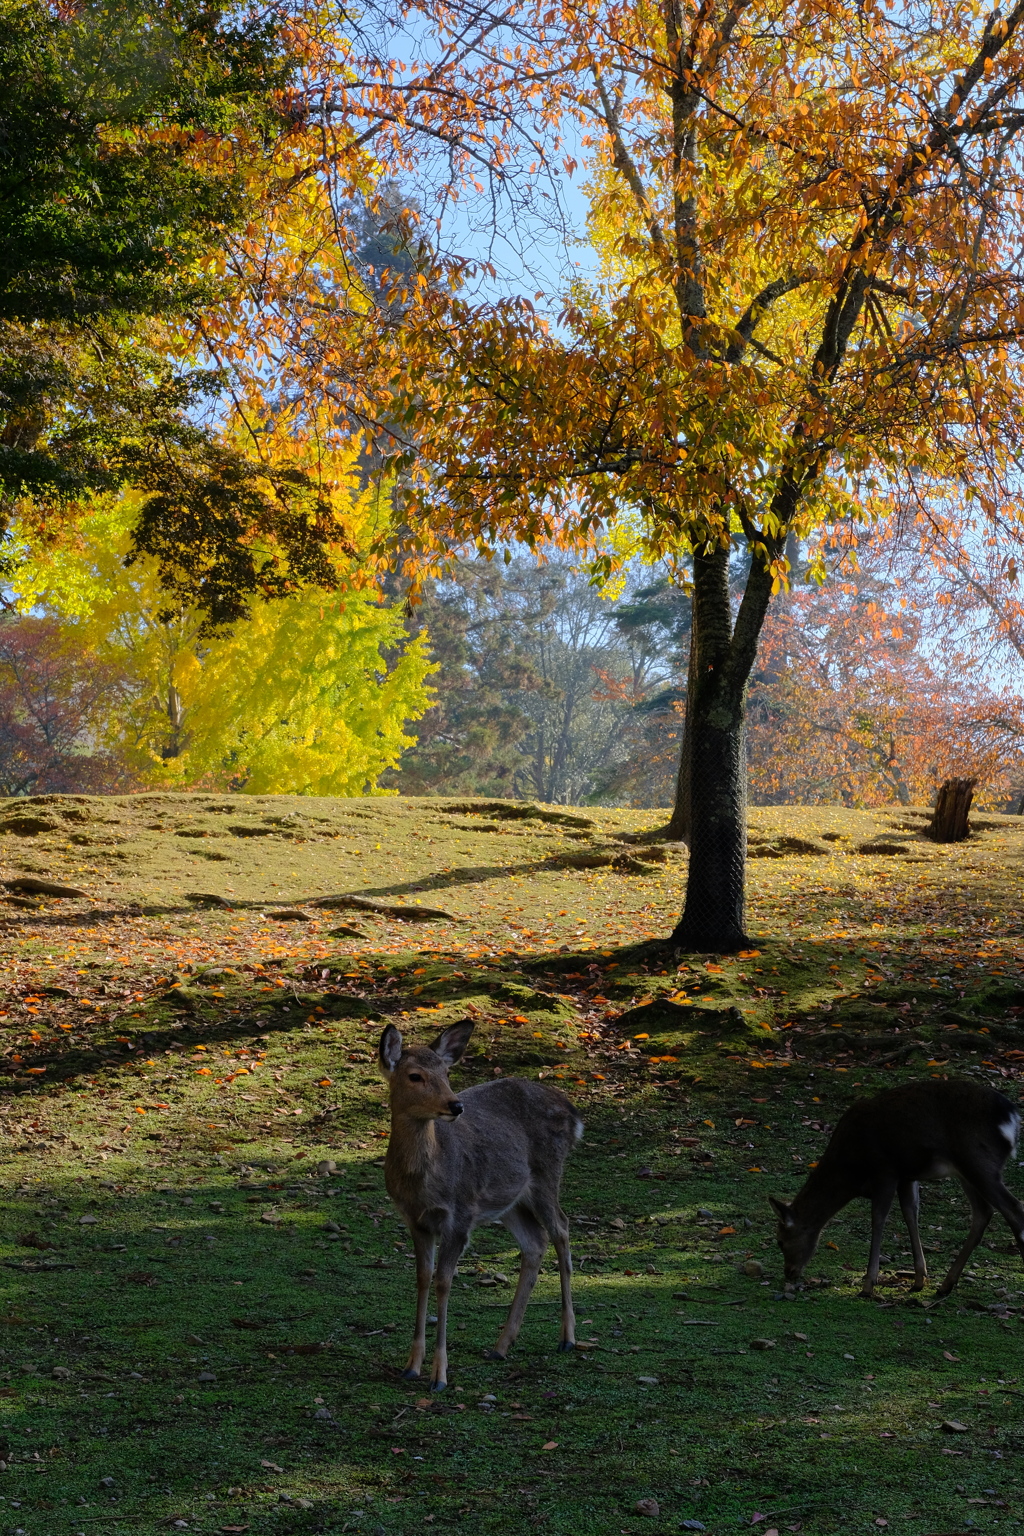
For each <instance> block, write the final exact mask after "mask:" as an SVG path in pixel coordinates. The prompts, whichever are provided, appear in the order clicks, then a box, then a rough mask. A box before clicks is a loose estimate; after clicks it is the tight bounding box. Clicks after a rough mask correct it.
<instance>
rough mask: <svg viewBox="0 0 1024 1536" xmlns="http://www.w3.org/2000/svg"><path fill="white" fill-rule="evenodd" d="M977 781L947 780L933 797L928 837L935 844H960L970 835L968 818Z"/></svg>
mask: <svg viewBox="0 0 1024 1536" xmlns="http://www.w3.org/2000/svg"><path fill="white" fill-rule="evenodd" d="M977 782H978V781H977V779H947V780H946V782H945V783H944V784H943V785H942V787H941V789H940V790H939V793H938V794H937V796H936V797H935V810H934V811H933V812H932V819H931V821H930V822H929V823H928V827H927V832H928V836H929V837H930V838H931V839H932V841H933V842H936V843H962V842H963V840H964V838H966V837H968V836H969V835H970V831H971V828H970V825H969V823H968V820H967V818H968V816H969V815H970V810H971V801H972V800H973V799H974V786H975V785H976V784H977Z"/></svg>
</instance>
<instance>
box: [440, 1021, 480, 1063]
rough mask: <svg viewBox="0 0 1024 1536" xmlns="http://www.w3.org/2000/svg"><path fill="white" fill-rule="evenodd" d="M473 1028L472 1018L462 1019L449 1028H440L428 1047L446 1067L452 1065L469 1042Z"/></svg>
mask: <svg viewBox="0 0 1024 1536" xmlns="http://www.w3.org/2000/svg"><path fill="white" fill-rule="evenodd" d="M474 1028H475V1025H474V1023H473V1020H472V1019H462V1020H460V1022H459V1023H458V1024H453V1025H452V1026H451V1028H450V1029H445V1030H442V1031H441V1033H440V1034H439V1035H438V1037H437V1039H436V1040H432V1041H431V1043H430V1049H431V1050H432V1051H433V1052H434V1053H435V1054H436V1055H438V1056H440V1058H441V1060H442V1061H443V1062H444V1064H445V1066H446V1067H454V1065H455V1063H456V1062H457V1061H458V1060H459V1057H460V1056H461V1055H462V1053H463V1051H464V1050H465V1049H466V1046H467V1045H468V1044H469V1037H470V1035H471V1034H472V1033H473V1030H474Z"/></svg>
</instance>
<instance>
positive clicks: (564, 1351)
mask: <svg viewBox="0 0 1024 1536" xmlns="http://www.w3.org/2000/svg"><path fill="white" fill-rule="evenodd" d="M575 1348H576V1343H575V1340H573V1339H563V1340H562V1342H561V1344H559V1346H558V1350H557V1353H558V1354H560V1355H571V1354H572V1352H573V1350H574V1349H575Z"/></svg>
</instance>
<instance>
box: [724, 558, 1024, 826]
mask: <svg viewBox="0 0 1024 1536" xmlns="http://www.w3.org/2000/svg"><path fill="white" fill-rule="evenodd" d="M919 595H920V594H919V593H916V592H915V590H914V589H913V588H911V589H910V591H909V592H905V591H903V590H902V589H901V587H900V586H899V585H898V584H897V583H896V582H894V581H886V580H884V579H882V577H881V576H880V575H879V574H877V573H875V572H873V571H871V570H870V568H866V562H863V563H862V564H861V566H860V568H859V569H858V570H856V571H847V572H845V573H843V574H840V575H838V576H837V577H836V579H835V580H833V581H830V582H829V583H828V584H826V585H825V586H823V587H818V586H814V587H811V588H808V587H806V586H802V587H800V588H798V589H797V590H795V591H794V592H792V593H791V594H790V596H789V599H788V601H787V602H786V603H785V604H784V605H780V606H779V608H778V610H777V611H775V612H773V613H771V614H769V617H768V620H767V623H766V625H765V628H764V631H763V633H762V638H761V646H760V650H759V654H758V661H757V665H756V668H755V672H754V676H753V679H752V685H751V690H750V702H749V714H750V719H749V732H748V761H749V782H750V792H751V796H752V798H753V799H754V800H755V801H756V802H757V803H759V804H771V805H779V804H787V803H794V802H797V803H799V802H803V803H807V802H825V803H828V802H832V803H837V804H845V805H851V806H859V805H882V804H886V803H888V804H892V803H893V802H896V803H898V804H902V805H924V804H928V803H930V802H931V801H932V799H933V797H934V795H935V792H936V790H937V789H938V787H939V785H940V784H941V783H942V782H943V780H945V779H947V778H951V777H972V778H978V779H979V781H980V789H979V798H982V799H983V801H984V803H986V804H988V805H990V806H996V807H998V808H1000V809H1003V808H1007V807H1009V808H1012V809H1016V804H1017V800H1018V799H1019V791H1018V793H1017V794H1016V795H1015V794H1014V790H1015V788H1016V786H1017V785H1019V784H1020V783H1021V782H1022V781H1024V708H1022V705H1021V700H1020V697H1019V696H1018V695H1017V694H1016V693H1015V692H1014V691H1013V689H1011V688H1004V689H1003V690H1001V691H1000V690H997V689H995V688H994V687H993V686H992V685H991V683H990V682H989V681H988V679H987V677H986V668H985V665H984V658H979V657H978V656H977V655H976V654H972V651H971V649H970V648H969V646H968V645H965V642H968V641H969V638H970V637H969V636H968V635H965V633H964V632H963V630H962V629H961V630H959V631H954V632H953V633H952V634H945V633H944V632H943V629H942V625H941V614H940V616H939V620H938V623H936V622H935V620H934V618H933V613H934V610H932V611H931V612H926V613H922V612H921V611H920V607H919V604H918V603H917V602H916V601H915V599H917V598H919Z"/></svg>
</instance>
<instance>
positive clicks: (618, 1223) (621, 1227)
mask: <svg viewBox="0 0 1024 1536" xmlns="http://www.w3.org/2000/svg"><path fill="white" fill-rule="evenodd" d="M608 1225H609V1226H610V1227H612V1228H614V1230H615V1231H616V1232H624V1231H625V1230H626V1223H625V1222H624V1221H623V1219H622V1217H621V1216H613V1217H612V1219H611V1221H610V1222H609V1223H608Z"/></svg>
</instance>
